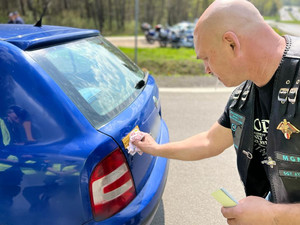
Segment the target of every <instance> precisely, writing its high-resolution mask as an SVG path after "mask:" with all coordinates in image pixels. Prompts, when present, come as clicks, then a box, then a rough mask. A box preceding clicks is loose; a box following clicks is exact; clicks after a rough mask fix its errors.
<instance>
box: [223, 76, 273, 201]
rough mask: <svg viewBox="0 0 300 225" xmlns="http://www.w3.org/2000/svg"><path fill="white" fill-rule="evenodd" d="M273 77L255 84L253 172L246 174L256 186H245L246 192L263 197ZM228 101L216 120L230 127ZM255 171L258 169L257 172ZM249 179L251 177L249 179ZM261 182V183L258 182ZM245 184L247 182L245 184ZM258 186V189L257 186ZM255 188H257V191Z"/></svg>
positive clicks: (251, 169)
mask: <svg viewBox="0 0 300 225" xmlns="http://www.w3.org/2000/svg"><path fill="white" fill-rule="evenodd" d="M274 77H275V76H273V77H272V79H271V80H270V81H269V82H268V83H267V84H266V85H265V86H263V87H257V86H255V105H254V123H253V124H254V127H253V137H254V144H253V159H252V160H251V163H250V165H249V173H254V174H252V175H251V176H248V178H247V183H248V182H249V183H252V184H253V183H256V184H257V187H256V188H255V191H254V190H253V189H252V188H251V187H248V186H247V190H248V194H251V195H258V196H262V197H265V195H266V194H267V193H268V191H269V188H270V186H269V182H267V183H265V182H264V181H266V180H268V178H267V175H266V170H267V167H266V166H264V165H263V164H262V163H261V162H262V161H263V160H267V150H266V148H267V142H268V129H269V124H270V123H269V118H270V113H271V104H272V93H273V85H274ZM229 106H230V105H229V103H228V104H227V106H226V107H225V110H224V113H223V114H222V116H221V117H220V118H219V120H218V122H219V124H220V125H222V126H224V127H226V128H231V123H230V118H229ZM255 171H260V172H259V173H257V172H255ZM249 179H252V181H250V180H249ZM260 182H262V183H260ZM246 185H247V184H246ZM258 187H260V190H259V188H258ZM257 190H259V191H258V192H257Z"/></svg>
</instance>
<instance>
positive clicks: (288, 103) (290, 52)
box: [229, 36, 300, 203]
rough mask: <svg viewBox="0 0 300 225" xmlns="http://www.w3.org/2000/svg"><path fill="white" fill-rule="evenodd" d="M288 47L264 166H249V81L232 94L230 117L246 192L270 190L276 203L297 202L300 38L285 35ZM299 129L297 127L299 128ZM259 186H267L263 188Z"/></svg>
mask: <svg viewBox="0 0 300 225" xmlns="http://www.w3.org/2000/svg"><path fill="white" fill-rule="evenodd" d="M285 38H286V40H287V48H286V51H285V54H284V56H283V59H282V62H281V65H280V67H279V68H278V70H277V72H276V74H275V75H274V76H275V79H274V87H273V96H272V106H271V115H270V124H269V129H268V143H267V155H268V160H265V162H264V164H265V166H266V167H267V177H268V179H269V181H270V184H269V182H268V179H267V178H265V179H263V178H262V177H263V176H260V174H261V173H263V172H264V171H262V170H263V169H264V168H263V167H262V166H259V167H252V166H251V167H249V165H250V162H251V160H253V127H254V121H253V120H254V107H255V104H254V103H255V88H254V84H253V83H252V82H251V81H246V82H244V83H243V84H241V85H240V86H239V87H238V88H237V89H236V90H235V91H234V92H233V93H232V95H231V98H230V101H231V102H230V107H229V116H230V123H231V130H232V135H233V141H234V147H235V149H236V152H237V165H238V170H239V174H240V177H241V180H242V182H243V183H244V186H245V191H246V195H258V196H261V197H265V194H266V193H267V192H268V191H269V190H270V191H271V194H272V201H273V202H276V203H292V202H300V133H298V132H299V130H300V102H299V97H298V89H299V86H300V70H299V65H300V63H299V61H300V38H295V37H290V36H286V37H285ZM298 129H299V130H298ZM262 187H268V188H267V190H266V188H265V189H264V188H262Z"/></svg>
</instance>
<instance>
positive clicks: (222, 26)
mask: <svg viewBox="0 0 300 225" xmlns="http://www.w3.org/2000/svg"><path fill="white" fill-rule="evenodd" d="M261 25H265V23H264V19H263V17H262V16H261V15H260V13H259V11H258V10H257V9H256V8H255V7H254V6H253V5H252V4H251V3H250V2H248V1H246V0H216V1H214V2H213V3H212V4H211V5H210V6H209V7H208V8H207V10H205V12H204V13H203V15H202V16H201V17H200V19H199V20H198V23H197V25H196V28H195V33H194V35H195V36H198V35H199V34H209V35H210V36H211V37H212V36H214V37H216V35H217V36H218V38H220V36H222V34H224V33H225V32H226V31H233V32H235V33H236V34H237V35H243V34H245V33H250V32H252V30H253V29H255V28H257V27H258V26H261Z"/></svg>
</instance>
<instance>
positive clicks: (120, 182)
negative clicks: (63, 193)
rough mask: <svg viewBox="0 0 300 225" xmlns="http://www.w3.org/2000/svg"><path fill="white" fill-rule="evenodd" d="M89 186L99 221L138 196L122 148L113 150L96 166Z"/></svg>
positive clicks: (95, 217) (94, 210)
mask: <svg viewBox="0 0 300 225" xmlns="http://www.w3.org/2000/svg"><path fill="white" fill-rule="evenodd" d="M89 188H90V198H91V204H92V210H93V214H94V219H95V220H97V221H99V220H104V219H106V218H108V217H110V216H112V215H114V214H115V213H117V212H119V211H120V210H122V209H123V208H124V207H125V206H126V205H128V204H129V203H130V202H131V200H132V199H133V198H134V197H135V196H136V193H135V188H134V184H133V180H132V176H131V174H130V171H129V169H128V166H127V162H126V159H125V157H124V155H123V153H122V152H121V150H120V149H117V150H115V151H113V152H112V153H111V154H110V155H109V156H107V157H106V158H105V159H103V160H102V161H101V162H100V163H99V164H98V165H97V166H96V167H95V169H94V171H93V172H92V175H91V178H90V184H89Z"/></svg>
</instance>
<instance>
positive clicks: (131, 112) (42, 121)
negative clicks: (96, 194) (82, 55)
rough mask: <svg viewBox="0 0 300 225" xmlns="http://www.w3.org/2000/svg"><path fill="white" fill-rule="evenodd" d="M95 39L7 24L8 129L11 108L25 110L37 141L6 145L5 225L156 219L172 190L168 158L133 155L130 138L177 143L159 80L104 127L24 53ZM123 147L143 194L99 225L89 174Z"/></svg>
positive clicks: (0, 55) (0, 46)
mask: <svg viewBox="0 0 300 225" xmlns="http://www.w3.org/2000/svg"><path fill="white" fill-rule="evenodd" d="M7 29H9V30H10V29H11V30H13V29H16V30H15V31H11V30H10V31H9V32H6V31H7ZM41 30H43V31H42V32H41ZM29 33H30V34H29ZM95 35H99V32H97V31H94V30H84V29H73V28H63V27H53V26H49V27H48V26H45V27H44V28H42V29H40V28H30V27H29V25H24V26H22V25H18V26H16V27H9V28H8V27H7V25H0V67H1V68H2V70H1V72H0V81H1V82H0V86H1V90H0V96H1V104H0V125H1V121H3V120H5V119H7V118H8V111H7V109H15V108H17V107H20V108H22V109H24V110H25V111H26V112H27V116H28V118H30V120H31V122H32V133H33V137H34V140H29V139H28V136H27V139H26V140H25V141H24V140H23V139H24V137H22V138H23V139H22V138H19V139H18V138H15V139H14V140H12V139H11V140H10V141H11V142H12V141H14V144H2V146H1V145H0V184H2V185H0V197H1V199H2V204H0V223H1V224H14V225H18V224H23V225H24V224H25V225H26V224H28V225H29V224H56V225H60V224H85V223H91V224H115V222H116V221H117V222H118V224H123V223H124V224H125V223H128V221H131V220H132V221H133V220H134V221H136V224H139V222H141V223H142V222H143V223H144V222H147V221H148V222H149V221H151V213H153V212H154V211H155V208H156V207H157V205H158V203H159V201H160V198H161V195H162V193H163V188H164V186H165V182H166V177H167V168H168V160H166V159H163V158H159V157H153V156H150V155H147V154H143V155H142V156H139V155H135V156H131V155H129V154H128V153H127V150H126V149H125V147H124V145H123V143H122V139H123V138H124V137H125V136H126V135H128V133H129V132H130V131H131V130H132V129H133V128H134V127H135V126H137V125H138V126H139V127H140V129H141V130H142V131H145V132H153V131H154V133H153V134H154V136H155V138H156V140H157V142H158V143H166V142H168V141H169V137H168V130H167V126H166V124H165V123H164V121H163V120H162V118H161V112H160V104H159V101H158V99H159V96H158V88H157V86H156V84H155V81H154V79H153V77H151V76H149V79H148V82H147V84H146V86H145V87H144V89H143V90H142V92H141V94H140V95H139V96H138V97H137V98H136V99H135V101H134V102H133V103H132V104H131V105H129V106H128V107H127V108H126V109H125V110H124V111H122V112H121V113H120V114H119V115H117V116H116V117H115V118H113V119H112V120H111V121H110V122H108V123H107V124H105V125H104V126H102V127H101V128H100V129H99V130H97V129H95V128H94V127H93V126H92V125H91V124H90V122H89V121H88V120H87V119H86V118H85V116H84V115H83V114H82V113H81V112H80V110H79V109H78V108H77V107H76V105H75V104H74V103H73V102H72V101H71V99H70V98H69V97H68V96H67V95H66V94H65V93H64V92H63V91H62V89H61V88H60V87H59V85H58V84H57V83H56V82H55V81H54V80H53V79H52V78H51V77H50V76H49V74H47V73H46V71H45V70H43V69H42V68H41V67H40V65H39V64H38V63H37V62H35V61H34V60H33V59H32V58H31V57H30V56H29V55H28V54H27V53H26V51H24V50H26V49H27V50H28V49H31V50H32V49H33V48H37V47H38V48H42V47H47V46H50V45H51V46H52V45H55V44H61V43H65V42H69V41H71V40H73V41H74V40H78V39H80V38H89V37H91V36H95ZM1 129H2V130H4V128H3V127H2V125H1ZM2 132H3V131H2ZM11 138H14V137H11ZM0 141H1V139H0ZM3 142H4V141H3ZM118 148H119V149H122V151H123V153H124V155H125V157H126V159H127V163H128V165H129V168H130V170H131V173H132V176H133V180H134V184H135V187H136V192H137V196H136V198H135V199H134V200H133V201H132V202H131V203H130V204H129V205H128V206H126V207H125V208H124V209H123V210H121V211H120V212H118V213H117V214H115V215H114V216H112V217H111V218H108V219H106V220H105V221H99V222H96V221H94V220H93V215H92V212H91V204H90V193H89V188H88V186H89V177H90V175H91V173H92V171H93V169H94V168H95V166H96V165H97V164H98V163H99V162H101V160H103V159H104V158H105V157H106V156H107V155H108V154H110V153H111V152H112V151H114V150H115V149H118ZM3 184H5V185H3Z"/></svg>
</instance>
